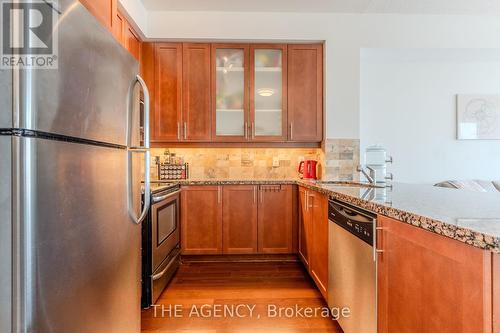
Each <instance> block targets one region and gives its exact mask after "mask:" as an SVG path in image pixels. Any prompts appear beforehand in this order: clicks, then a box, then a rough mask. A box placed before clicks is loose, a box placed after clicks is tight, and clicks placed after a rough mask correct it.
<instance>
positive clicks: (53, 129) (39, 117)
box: [15, 0, 139, 145]
mask: <svg viewBox="0 0 500 333" xmlns="http://www.w3.org/2000/svg"><path fill="white" fill-rule="evenodd" d="M59 8H60V11H62V13H61V14H60V15H58V22H57V28H56V29H54V31H55V32H54V38H58V54H57V56H58V69H57V70H55V69H34V70H21V71H20V79H19V86H20V89H19V90H20V95H21V99H20V100H21V102H20V115H19V119H16V120H17V121H16V123H17V126H15V127H20V128H25V129H31V130H37V131H42V132H49V133H55V134H60V135H65V136H71V137H77V138H83V139H89V140H94V141H99V142H106V143H113V144H119V145H126V131H127V125H128V124H127V118H128V117H127V114H128V110H129V108H131V107H132V105H130V102H131V98H130V95H131V94H132V90H133V89H132V87H131V85H132V84H135V83H136V75H137V74H138V73H139V64H138V62H137V61H136V60H135V59H134V58H133V57H132V56H131V55H130V54H129V53H128V52H127V51H126V50H125V49H124V48H123V47H122V46H121V45H120V44H119V43H118V41H116V40H115V38H114V37H113V36H112V35H111V33H110V32H109V31H107V30H106V29H105V28H104V27H103V26H102V25H101V24H99V22H98V21H97V20H96V19H95V17H94V16H93V15H91V14H90V13H89V12H88V11H87V9H86V8H85V7H83V6H82V5H81V4H80V3H79V2H78V1H73V0H60V1H59ZM135 103H139V100H138V99H135Z"/></svg>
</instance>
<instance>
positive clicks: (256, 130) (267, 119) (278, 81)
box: [250, 45, 286, 141]
mask: <svg viewBox="0 0 500 333" xmlns="http://www.w3.org/2000/svg"><path fill="white" fill-rule="evenodd" d="M250 62H251V64H252V69H251V71H252V72H251V89H250V93H251V94H252V96H251V105H250V110H251V116H250V119H251V124H250V129H251V137H252V139H253V140H260V141H281V140H285V139H286V91H284V90H286V46H285V45H262V46H251V50H250Z"/></svg>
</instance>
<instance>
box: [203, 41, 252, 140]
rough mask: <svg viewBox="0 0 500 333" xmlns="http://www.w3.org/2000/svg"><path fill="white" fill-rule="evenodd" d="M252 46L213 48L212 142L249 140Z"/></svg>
mask: <svg viewBox="0 0 500 333" xmlns="http://www.w3.org/2000/svg"><path fill="white" fill-rule="evenodd" d="M248 80H249V45H248V44H212V129H213V133H212V140H213V141H222V142H245V141H247V140H248V139H249V131H250V130H251V129H250V124H249V118H250V115H249V104H248V101H249V91H248Z"/></svg>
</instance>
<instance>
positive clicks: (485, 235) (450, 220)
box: [176, 179, 500, 253]
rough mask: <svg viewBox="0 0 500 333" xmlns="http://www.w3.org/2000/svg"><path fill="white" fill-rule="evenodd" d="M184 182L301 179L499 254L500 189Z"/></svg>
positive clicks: (332, 194)
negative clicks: (487, 191)
mask: <svg viewBox="0 0 500 333" xmlns="http://www.w3.org/2000/svg"><path fill="white" fill-rule="evenodd" d="M176 183H179V184H181V185H238V184H249V185H254V184H255V185H258V184H269V185H276V184H297V185H301V186H304V187H307V188H309V189H311V190H315V191H318V192H320V193H323V194H325V195H327V196H328V197H329V198H331V199H337V200H340V201H344V202H347V203H350V204H352V205H355V206H358V207H360V208H363V209H366V210H368V211H371V212H374V213H377V214H380V215H384V216H388V217H391V218H394V219H396V220H400V221H402V222H405V223H409V224H411V225H414V226H417V227H419V228H422V229H425V230H429V231H431V232H434V233H436V234H439V235H443V236H446V237H450V238H453V239H456V240H458V241H461V242H463V243H466V244H469V245H472V246H475V247H478V248H481V249H487V250H491V251H493V252H497V253H500V193H482V192H472V191H468V190H456V189H449V188H440V187H434V186H432V185H417V184H404V183H393V184H392V187H389V188H373V187H363V186H359V185H356V184H355V183H350V182H343V183H334V184H325V183H323V184H322V183H319V182H316V181H308V180H300V179H299V180H298V179H237V180H227V179H188V180H181V181H176Z"/></svg>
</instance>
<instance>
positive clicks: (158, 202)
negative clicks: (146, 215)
mask: <svg viewBox="0 0 500 333" xmlns="http://www.w3.org/2000/svg"><path fill="white" fill-rule="evenodd" d="M179 193H180V191H176V192H173V193H169V194H167V195H165V196H164V197H154V196H153V203H152V205H151V228H152V234H151V236H152V237H151V253H152V254H153V260H152V270H151V271H152V272H154V271H156V270H157V269H158V267H159V266H160V264H161V263H162V262H163V261H164V260H165V258H167V257H168V255H169V253H170V252H171V251H172V250H173V249H174V248H175V247H176V246H177V245H178V244H179V241H180V226H179V223H180V222H179V209H180V205H179Z"/></svg>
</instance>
